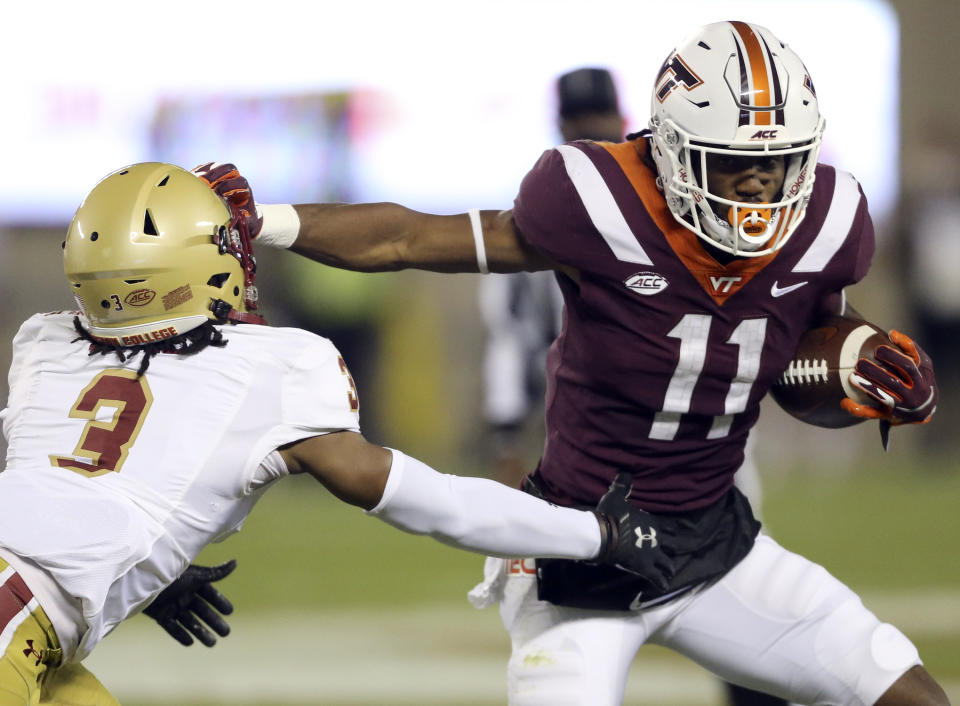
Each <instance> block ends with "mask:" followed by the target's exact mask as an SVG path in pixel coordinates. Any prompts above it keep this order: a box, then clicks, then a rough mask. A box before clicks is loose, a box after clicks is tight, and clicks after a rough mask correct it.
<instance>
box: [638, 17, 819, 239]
mask: <svg viewBox="0 0 960 706" xmlns="http://www.w3.org/2000/svg"><path fill="white" fill-rule="evenodd" d="M651 116H652V117H651V119H650V129H651V131H652V133H653V135H652V140H653V158H654V161H655V162H656V165H657V171H658V173H659V177H658V184H659V185H660V187H661V189H662V190H663V192H664V196H665V198H666V201H667V205H668V206H669V208H670V212H671V213H672V214H673V216H674V218H675V219H676V220H677V221H679V222H680V224H681V225H683V226H684V227H686V228H688V229H690V230H692V231H693V232H694V233H696V234H697V235H698V236H700V237H701V238H703V239H705V240H706V241H707V242H709V243H710V244H712V245H714V246H715V247H718V248H720V249H721V250H724V251H726V252H730V253H733V254H735V255H743V256H760V255H766V254H768V253H771V252H773V251H775V250H777V249H779V248H781V247H783V245H784V244H785V243H786V242H787V239H788V238H789V237H790V236H791V235H792V234H793V232H794V231H795V230H796V229H797V227H798V226H799V225H800V223H801V221H802V220H803V217H804V214H805V212H806V206H807V202H808V201H809V199H810V194H811V193H812V191H813V180H814V169H815V167H816V164H817V155H818V154H819V151H820V139H821V136H822V134H823V127H824V121H823V118H822V117H821V116H820V111H819V108H818V106H817V96H816V93H815V92H814V88H813V82H812V81H811V80H810V76H809V74H808V73H807V70H806V68H805V67H804V65H803V62H802V61H801V60H800V58H799V57H798V56H797V55H796V54H795V53H794V52H793V51H792V50H790V49H789V48H788V47H787V45H786V44H784V43H783V42H781V41H780V40H779V39H777V38H776V37H775V36H774V35H773V33H772V32H770V30H768V29H765V28H764V27H759V26H757V25H754V24H748V23H746V22H717V23H714V24H709V25H706V26H704V27H701V28H700V29H699V30H697V31H696V32H694V33H693V34H692V35H690V36H689V37H687V39H686V40H685V41H684V42H683V43H681V44H680V45H679V46H678V47H677V48H676V50H675V51H674V52H673V53H672V54H670V56H669V57H667V60H666V61H665V62H664V63H663V66H662V67H661V68H660V71H659V73H658V75H657V80H656V82H655V85H654V89H653V98H652V110H651ZM707 155H726V156H730V157H734V158H740V159H742V158H751V157H753V158H757V157H769V156H774V157H777V156H783V157H784V159H785V167H786V172H785V179H784V184H783V189H782V190H781V193H780V194H779V197H778V200H776V201H775V202H773V203H769V204H767V203H765V204H763V208H761V209H758V208H757V205H756V204H749V203H744V202H739V201H731V200H729V199H726V198H723V197H721V196H719V195H717V194H715V193H712V192H711V190H710V182H709V174H708V172H707ZM720 214H723V215H720Z"/></svg>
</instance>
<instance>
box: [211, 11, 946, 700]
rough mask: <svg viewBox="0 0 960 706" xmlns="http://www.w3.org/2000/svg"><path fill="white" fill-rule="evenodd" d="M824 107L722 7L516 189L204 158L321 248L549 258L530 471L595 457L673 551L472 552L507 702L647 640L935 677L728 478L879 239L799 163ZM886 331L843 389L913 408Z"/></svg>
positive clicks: (279, 234) (920, 401)
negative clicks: (494, 202) (587, 556)
mask: <svg viewBox="0 0 960 706" xmlns="http://www.w3.org/2000/svg"><path fill="white" fill-rule="evenodd" d="M823 127H824V122H823V119H822V117H821V116H820V112H819V109H818V105H817V96H816V93H815V90H814V84H813V82H812V81H811V79H810V76H809V74H808V73H807V71H806V68H805V67H804V65H803V63H802V61H801V60H800V59H799V57H797V55H796V54H795V53H794V52H793V51H792V50H791V49H789V48H788V47H787V46H786V45H785V44H783V43H782V42H781V41H780V40H779V39H777V38H776V37H775V36H774V35H773V34H772V33H771V32H770V31H769V30H767V29H765V28H763V27H759V26H757V25H754V24H750V23H746V22H719V23H715V24H710V25H707V26H704V27H702V28H700V29H698V30H696V31H695V32H694V33H693V34H692V35H690V36H689V37H687V38H686V39H685V40H684V41H683V42H682V43H681V44H680V45H678V47H677V49H676V50H675V51H674V52H673V53H671V54H670V56H669V57H668V58H667V60H666V61H665V62H664V63H663V65H662V67H661V69H660V71H659V75H658V77H657V80H656V82H655V85H654V89H653V99H652V117H651V119H650V124H649V130H644V131H643V132H640V133H637V134H635V135H630V136H628V139H627V141H626V142H623V143H620V144H614V143H608V142H590V141H579V142H575V143H569V144H565V145H561V146H559V147H557V148H555V149H551V150H548V151H547V152H545V153H544V154H543V156H542V157H541V158H540V160H539V161H538V162H537V163H536V165H534V167H533V168H532V169H531V170H530V172H529V173H528V174H527V176H526V177H525V179H524V180H523V183H522V184H521V187H520V191H519V194H518V195H517V198H516V200H515V202H514V207H513V209H511V210H504V211H476V210H474V211H470V212H468V213H467V214H462V215H452V216H437V215H429V214H424V213H418V212H415V211H411V210H409V209H406V208H404V207H402V206H399V205H396V204H389V203H381V204H361V205H344V204H325V205H316V204H312V205H299V206H295V207H294V206H289V205H266V206H262V208H259V209H258V208H257V207H255V206H254V204H253V201H252V194H251V193H250V190H249V186H248V185H247V183H246V180H244V179H243V177H242V176H240V175H239V174H238V173H237V172H236V171H235V169H234V168H233V167H232V165H224V164H208V165H204V166H203V167H201V168H198V169H199V173H200V174H201V176H205V177H206V178H207V180H208V181H209V182H210V183H211V185H212V186H213V187H214V188H215V189H217V191H218V192H219V193H220V194H222V195H224V196H226V197H227V198H230V199H232V200H233V201H234V202H235V203H242V204H244V205H245V207H246V208H247V210H248V220H249V221H250V225H251V229H252V230H253V231H254V232H256V231H257V230H260V236H259V237H260V240H261V241H262V242H265V243H267V244H268V245H273V246H276V247H289V248H291V249H292V250H294V251H295V252H297V253H300V254H301V255H304V256H306V257H309V258H312V259H314V260H317V261H320V262H323V263H326V264H328V265H334V266H339V267H345V268H349V269H354V270H361V271H383V270H398V269H403V268H408V267H416V268H420V269H426V270H433V271H437V272H478V271H479V272H487V271H491V270H492V271H496V272H514V271H524V270H526V271H530V270H542V269H552V270H554V271H555V272H556V277H557V281H558V283H559V285H560V288H561V290H562V291H563V296H564V303H565V312H564V321H563V329H562V331H561V333H560V335H559V337H558V338H557V340H556V341H555V342H554V344H553V345H552V347H551V349H550V352H549V354H548V361H547V375H548V381H547V393H546V396H547V401H546V408H547V418H546V424H547V439H546V444H545V447H544V453H543V458H542V460H541V462H540V465H539V467H538V468H537V470H536V471H534V472H533V473H532V474H530V476H528V477H527V479H526V481H525V488H526V490H527V491H528V492H530V493H533V494H535V495H539V496H541V497H545V498H547V499H548V500H550V501H552V502H554V503H557V504H560V505H567V506H574V507H592V506H594V505H596V504H597V502H598V500H599V499H600V498H601V496H603V495H604V492H605V491H606V490H607V488H608V486H609V485H610V483H611V481H612V480H613V481H615V485H616V487H618V488H619V492H622V493H623V496H624V497H627V498H629V501H630V502H631V503H634V504H636V505H638V506H640V507H642V508H644V509H645V510H647V511H649V512H650V513H652V516H653V518H655V522H654V524H653V525H652V526H651V528H650V530H649V531H648V532H638V533H637V539H636V543H637V544H638V546H649V547H658V548H659V550H661V551H663V552H664V553H665V554H666V555H668V556H669V557H670V558H671V559H672V564H673V566H672V576H671V578H670V580H669V582H668V585H664V584H663V583H661V584H660V585H659V586H658V585H654V584H653V583H652V582H649V581H645V580H644V579H643V578H642V577H637V576H634V575H626V574H624V573H622V572H618V571H617V570H615V569H610V568H609V567H595V566H591V565H588V564H584V563H580V562H572V561H555V560H538V561H537V564H536V571H535V572H534V571H528V570H525V564H524V563H523V562H510V563H507V564H505V565H504V567H503V570H502V571H498V570H497V568H498V567H497V566H496V565H488V567H487V568H488V571H486V572H485V574H486V576H487V580H486V582H485V583H484V584H482V585H481V586H479V587H478V588H477V589H475V591H474V592H473V594H472V596H473V598H475V599H476V602H478V603H487V602H492V601H494V600H499V601H500V604H501V607H500V608H501V615H502V617H503V620H504V624H505V626H506V628H507V630H508V631H509V632H510V635H511V639H512V643H513V654H512V657H511V659H510V663H509V668H508V690H509V703H510V704H512V706H547V705H551V706H555V705H556V704H560V703H562V704H579V705H582V706H613V705H615V704H619V703H620V702H621V700H622V698H623V692H624V686H625V680H626V674H627V670H628V668H629V665H630V663H631V662H632V660H633V658H634V656H635V654H636V651H637V650H638V649H639V648H640V646H641V645H643V644H645V643H648V642H649V643H653V644H659V645H663V646H665V647H669V648H671V649H673V650H675V651H677V652H680V653H682V654H684V655H686V656H687V657H689V658H691V659H693V660H694V661H696V662H698V663H700V664H702V665H704V666H706V667H708V668H709V669H711V670H712V671H714V672H715V673H716V674H718V675H719V676H721V677H722V678H724V679H726V680H728V681H731V682H734V683H737V684H742V685H744V686H746V687H750V688H752V689H756V690H759V691H763V692H767V693H771V694H775V695H778V696H781V697H783V698H786V699H789V700H790V701H794V702H799V703H803V704H824V705H826V704H858V705H860V704H879V705H880V706H893V705H894V704H924V705H937V706H942V705H944V704H948V703H949V701H948V699H947V697H946V695H945V694H944V692H943V690H942V689H941V688H940V686H939V685H938V684H937V683H936V682H935V681H934V680H933V679H932V677H931V676H930V675H929V674H928V673H927V671H926V670H925V669H924V668H923V666H922V663H921V661H920V657H919V655H918V653H917V650H916V648H915V647H914V645H913V644H912V643H911V642H910V640H909V639H907V638H906V637H905V636H904V635H903V634H902V633H901V632H900V631H899V630H897V629H896V628H895V627H893V626H891V625H888V624H885V623H882V622H881V621H880V620H878V619H877V617H876V616H875V615H874V614H873V613H871V612H870V611H868V610H867V609H866V608H865V607H864V606H863V604H862V603H861V602H860V599H859V598H858V597H857V596H856V594H854V593H853V591H851V590H850V589H849V588H848V587H847V586H845V585H844V584H843V583H841V582H840V581H838V580H837V579H836V578H834V577H833V576H831V575H830V574H828V573H827V572H826V571H825V570H824V569H823V568H822V567H820V566H818V565H816V564H814V563H812V562H810V561H808V560H807V559H804V558H803V557H800V556H798V555H796V554H793V553H791V552H789V551H787V550H786V549H784V548H783V547H781V546H779V545H778V544H777V543H776V542H775V541H773V540H772V539H771V538H770V537H768V536H766V535H765V534H763V533H762V532H760V531H759V523H757V522H756V521H755V519H754V517H753V514H752V513H751V510H750V506H749V503H748V502H747V501H746V499H745V498H744V497H743V496H742V494H741V493H739V492H738V491H737V490H736V488H735V487H734V485H733V476H734V473H735V472H736V470H737V468H738V467H739V466H740V464H741V462H742V461H743V449H744V444H745V442H746V439H747V434H748V431H749V429H750V428H751V427H752V426H753V425H754V423H755V422H756V420H757V417H758V415H759V411H760V400H761V399H762V398H763V397H764V395H765V394H766V393H767V390H768V389H769V387H770V385H771V383H772V382H773V380H774V379H775V378H776V376H777V375H779V374H780V372H781V371H782V370H783V368H784V367H785V365H786V363H787V361H789V360H790V357H791V355H792V353H793V351H794V349H795V347H796V344H797V341H798V339H799V338H800V336H801V334H802V333H803V332H804V331H806V330H807V329H809V328H810V327H811V326H812V325H813V324H814V323H815V322H816V321H817V320H818V319H819V318H821V317H822V316H824V315H826V314H829V313H844V312H847V313H848V312H849V310H848V309H847V306H846V299H845V296H844V293H843V292H844V288H845V287H847V286H848V285H852V284H854V283H856V282H858V281H859V280H860V279H861V278H863V277H864V275H865V274H866V273H867V270H868V269H869V265H870V260H871V257H872V255H873V250H874V231H873V225H872V222H871V219H870V215H869V213H868V210H867V204H866V199H865V198H864V195H863V193H862V191H861V189H860V186H859V184H858V183H857V181H856V180H855V179H854V178H853V177H852V176H851V175H850V174H847V173H845V172H842V171H840V170H837V169H834V168H833V167H830V166H827V165H823V164H818V163H817V158H818V154H819V148H820V139H821V135H822V132H823ZM893 343H894V344H896V346H897V348H893V347H885V348H884V353H883V356H882V357H881V360H882V362H881V364H880V365H858V370H857V375H856V377H858V379H859V386H860V387H861V388H862V389H864V391H865V392H867V393H868V394H870V395H871V396H872V397H873V399H875V400H876V401H877V406H876V407H874V406H866V405H856V404H853V403H852V402H851V403H849V404H848V405H847V406H846V408H847V410H848V411H849V412H850V413H851V414H854V415H858V416H865V417H870V418H878V419H880V420H881V423H882V424H905V423H922V422H925V421H927V420H928V419H929V418H930V416H931V415H932V414H933V411H934V409H935V406H936V389H935V384H934V378H933V370H932V365H931V364H930V362H929V358H928V357H926V355H925V354H924V353H923V351H922V350H921V349H920V348H919V347H918V346H916V345H915V344H914V343H913V342H912V341H910V340H909V339H907V338H906V337H902V338H900V337H898V338H897V339H895V340H894V341H893ZM609 497H610V496H607V499H609ZM544 665H549V668H545V667H544Z"/></svg>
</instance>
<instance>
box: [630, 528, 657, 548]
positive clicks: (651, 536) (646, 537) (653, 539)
mask: <svg viewBox="0 0 960 706" xmlns="http://www.w3.org/2000/svg"><path fill="white" fill-rule="evenodd" d="M633 532H634V534H636V535H637V541H636V542H635V543H634V544H635V545H636V547H637V549H643V543H644V542H650V548H651V549H654V548H656V546H657V530H655V529H654V528H653V527H651V528H650V531H649V532H648V533H647V534H644V533H643V530H642V529H640V528H639V527H637V528H635V529H634V530H633Z"/></svg>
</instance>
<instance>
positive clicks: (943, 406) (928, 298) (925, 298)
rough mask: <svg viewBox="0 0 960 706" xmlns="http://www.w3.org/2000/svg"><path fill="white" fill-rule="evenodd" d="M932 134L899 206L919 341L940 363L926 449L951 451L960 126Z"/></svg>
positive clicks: (959, 294)
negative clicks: (934, 419) (936, 403)
mask: <svg viewBox="0 0 960 706" xmlns="http://www.w3.org/2000/svg"><path fill="white" fill-rule="evenodd" d="M927 127H928V129H927V130H926V131H925V133H924V134H925V135H927V141H926V142H925V144H923V145H922V147H921V148H920V149H919V150H917V151H916V152H915V153H914V157H915V158H916V159H915V161H914V162H912V163H911V164H907V165H905V168H906V171H907V173H908V177H909V183H908V184H907V185H905V188H904V193H903V196H902V204H901V208H900V210H899V214H900V221H899V228H898V231H899V232H898V244H899V248H900V255H901V257H900V258H899V262H900V266H901V267H902V268H903V270H902V271H903V273H904V275H905V277H904V279H905V282H904V286H905V290H906V304H907V307H908V314H909V315H910V316H911V317H912V320H913V322H914V323H913V329H914V330H915V331H916V332H917V340H918V341H919V342H921V343H922V345H923V347H924V348H925V349H926V350H927V351H928V353H929V354H930V357H931V358H932V359H933V360H934V361H935V363H936V366H937V380H938V382H939V384H940V390H941V392H940V408H939V409H938V417H939V418H938V420H937V422H936V426H935V427H933V429H926V428H924V429H923V430H922V433H923V441H922V450H923V451H925V452H928V453H931V454H936V455H941V456H947V455H951V456H952V454H953V453H954V452H955V451H956V449H957V442H956V440H955V439H954V437H953V435H951V434H950V433H945V432H946V431H947V430H949V429H955V428H956V427H957V424H958V423H960V414H958V405H957V403H956V399H957V395H958V394H960V365H957V363H956V353H955V348H954V342H955V341H956V340H958V338H960V277H958V276H957V263H958V262H960V237H957V233H956V228H957V223H960V128H957V126H956V125H954V124H952V123H950V122H949V121H939V122H938V121H928V124H927Z"/></svg>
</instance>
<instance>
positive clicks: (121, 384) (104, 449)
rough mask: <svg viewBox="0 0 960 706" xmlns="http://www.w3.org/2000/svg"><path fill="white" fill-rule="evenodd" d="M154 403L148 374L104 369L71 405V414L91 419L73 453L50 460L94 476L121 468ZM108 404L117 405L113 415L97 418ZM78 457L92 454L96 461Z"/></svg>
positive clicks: (89, 456)
mask: <svg viewBox="0 0 960 706" xmlns="http://www.w3.org/2000/svg"><path fill="white" fill-rule="evenodd" d="M152 404H153V395H152V394H151V392H150V386H149V385H148V384H147V379H146V378H145V377H137V374H136V373H134V372H132V371H128V370H119V369H116V370H104V371H103V372H102V373H100V374H99V375H97V376H96V377H95V378H94V379H93V382H91V383H90V384H89V385H87V386H86V387H85V388H83V390H82V391H81V392H80V396H79V397H78V398H77V401H76V402H74V404H73V407H72V408H71V409H70V416H71V417H74V418H80V419H87V420H89V421H88V422H87V424H86V426H84V428H83V433H82V434H81V435H80V442H79V443H78V444H77V447H76V448H75V449H74V450H73V455H72V456H54V455H51V456H50V463H51V464H53V465H54V466H57V467H59V468H66V469H68V470H71V471H76V472H77V473H80V474H82V475H85V476H90V477H92V476H100V475H103V474H104V473H110V472H111V471H119V470H120V467H121V466H122V465H123V462H124V461H126V460H127V453H129V451H130V447H131V446H133V442H134V441H135V440H136V438H137V435H138V434H139V433H140V428H141V427H142V426H143V422H144V419H146V416H147V412H148V411H149V410H150V405H152ZM104 407H107V408H109V407H113V408H114V412H113V416H112V417H111V418H110V419H106V420H103V421H97V415H98V413H99V412H100V410H101V408H104ZM76 457H80V458H89V459H90V460H91V461H92V463H85V462H83V461H79V460H77V458H76Z"/></svg>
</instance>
